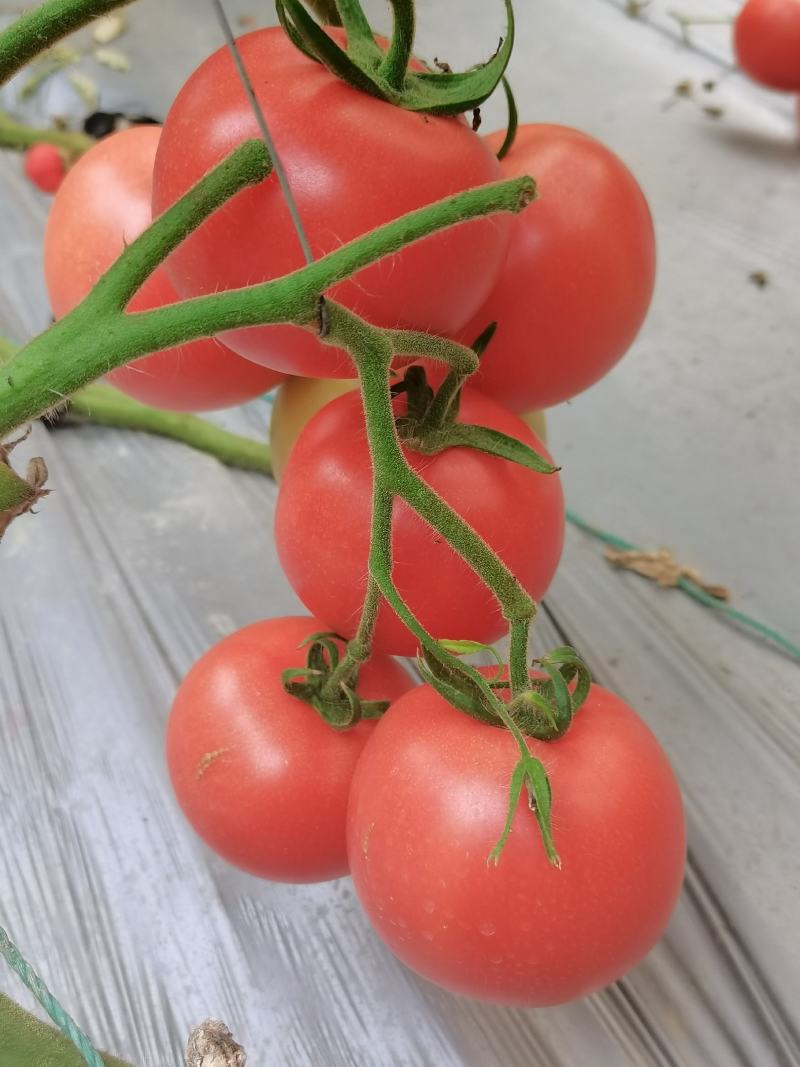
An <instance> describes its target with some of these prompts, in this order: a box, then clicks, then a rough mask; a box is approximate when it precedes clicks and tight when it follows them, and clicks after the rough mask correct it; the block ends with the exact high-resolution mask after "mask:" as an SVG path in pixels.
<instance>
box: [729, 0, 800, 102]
mask: <svg viewBox="0 0 800 1067" xmlns="http://www.w3.org/2000/svg"><path fill="white" fill-rule="evenodd" d="M733 47H734V51H735V53H736V61H737V63H738V64H739V66H740V67H741V68H742V70H743V71H744V72H745V74H749V75H750V77H751V78H752V79H753V80H754V81H757V82H761V84H762V85H767V86H769V88H770V89H787V90H789V91H790V92H797V91H798V90H800V0H747V3H746V4H745V5H744V7H743V8H742V10H741V11H740V12H739V15H738V17H737V19H736V23H735V24H734V28H733Z"/></svg>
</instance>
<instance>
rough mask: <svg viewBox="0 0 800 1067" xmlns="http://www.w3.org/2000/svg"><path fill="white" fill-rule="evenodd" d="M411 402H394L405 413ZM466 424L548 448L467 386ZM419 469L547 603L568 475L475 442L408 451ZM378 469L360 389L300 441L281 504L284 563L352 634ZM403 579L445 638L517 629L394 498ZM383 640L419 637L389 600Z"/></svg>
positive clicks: (303, 591)
mask: <svg viewBox="0 0 800 1067" xmlns="http://www.w3.org/2000/svg"><path fill="white" fill-rule="evenodd" d="M403 404H404V401H403V400H401V399H398V400H397V401H396V402H395V405H396V411H397V412H400V411H402V410H403ZM459 421H461V422H466V423H475V424H478V425H481V426H488V427H491V428H492V429H495V430H500V431H501V432H503V433H506V434H509V435H510V436H512V437H516V438H518V439H519V440H521V441H524V442H525V443H526V444H528V445H530V446H532V447H533V448H535V449H536V450H537V451H538V452H540V453H541V454H543V455H545V456H547V452H546V451H545V449H544V446H543V445H542V444H541V442H539V441H538V440H537V438H536V437H535V436H534V434H533V432H532V431H531V430H530V428H529V427H528V426H526V425H525V423H524V422H522V420H521V419H519V418H517V416H515V415H513V414H512V413H511V412H510V411H506V410H505V409H504V408H502V407H500V406H499V405H498V404H496V403H494V402H493V401H492V400H489V399H488V398H486V397H484V396H482V395H481V394H480V393H476V392H474V391H469V390H465V391H464V393H463V396H462V400H461V409H460V415H459ZM405 451H406V456H407V457H408V459H409V461H410V463H411V465H412V467H413V468H414V469H415V470H416V471H417V472H418V473H419V474H420V475H421V476H422V478H423V479H424V480H425V481H426V482H427V483H428V485H430V486H431V488H433V489H434V490H435V491H436V492H437V493H438V494H439V496H441V497H443V498H444V500H446V501H447V503H448V504H450V505H451V507H453V508H454V509H455V510H456V511H457V512H458V513H459V514H460V515H461V516H463V518H464V519H465V520H466V521H467V522H468V523H469V525H470V526H471V527H472V528H473V530H475V531H476V532H477V533H478V534H479V535H480V536H481V537H483V538H484V540H485V541H486V542H487V543H488V544H489V545H490V546H491V547H492V548H493V549H494V550H495V551H496V552H497V553H498V555H499V556H500V557H501V559H502V560H503V562H504V563H505V564H506V565H507V566H508V567H509V568H510V569H511V571H512V572H513V573H514V574H515V575H516V576H517V578H518V579H519V580H520V582H521V583H522V585H523V586H524V587H525V588H526V589H527V590H528V592H529V593H530V594H531V596H533V597H534V598H536V599H537V600H538V599H539V598H541V597H542V596H543V595H544V593H545V591H546V589H547V587H548V585H549V584H550V582H551V580H552V578H553V575H554V574H555V571H556V567H557V566H558V560H559V557H560V555H561V548H562V543H563V538H564V498H563V495H562V492H561V482H560V480H559V477H558V475H557V474H537V473H535V472H534V471H531V470H528V469H527V468H525V467H521V466H519V464H516V463H511V462H509V461H508V460H503V459H499V458H497V457H495V456H489V455H487V454H486V453H484V452H479V451H476V450H475V449H471V448H448V449H446V450H445V451H444V452H440V453H439V454H438V455H435V456H423V455H420V454H419V453H415V452H411V451H409V450H408V449H406V450H405ZM371 494H372V469H371V464H370V458H369V450H368V448H367V440H366V433H365V428H364V417H363V413H362V409H361V397H360V395H359V394H355V393H348V394H346V395H344V396H341V397H338V398H337V399H336V400H333V401H332V402H331V403H330V404H327V405H326V406H325V407H324V408H323V409H322V410H321V411H320V412H318V413H317V414H316V415H315V416H314V418H313V419H312V420H311V421H310V422H309V423H308V424H307V426H306V428H305V429H304V430H303V432H302V433H301V435H300V437H299V438H298V439H297V442H296V443H295V446H294V448H293V449H292V451H291V454H290V455H289V459H288V462H287V464H286V467H285V468H284V471H283V477H282V479H281V484H280V489H279V492H278V502H277V507H276V512H275V539H276V544H277V548H278V555H279V557H280V561H281V565H282V567H283V569H284V571H285V572H286V576H287V577H288V579H289V581H290V582H291V584H292V587H293V588H294V590H295V592H296V593H297V595H298V596H299V597H300V599H301V600H302V601H303V603H304V604H305V605H306V607H308V608H309V610H310V611H312V612H313V613H314V614H315V615H317V616H318V617H319V618H321V619H325V620H326V622H327V623H328V625H329V626H330V627H331V628H332V629H334V630H336V632H337V633H341V634H343V635H345V636H352V634H353V633H354V632H355V629H356V627H357V625H358V620H359V615H360V611H361V602H362V599H363V596H364V589H365V584H366V578H367V558H368V553H369V528H370V514H371ZM393 554H394V570H393V574H394V579H395V583H396V585H397V587H398V589H399V591H400V594H401V596H402V597H403V598H404V600H405V601H406V603H407V604H408V606H409V607H410V609H411V610H412V611H413V612H414V613H415V614H416V615H417V617H418V618H419V619H420V621H421V622H422V624H423V625H424V626H425V627H426V628H427V629H428V631H429V632H430V633H432V634H433V636H434V637H440V638H450V639H455V638H470V639H473V640H477V641H485V642H490V641H494V640H495V639H496V638H498V637H499V636H500V635H501V634H502V633H503V632H504V631H505V629H506V625H505V623H504V620H503V618H502V616H501V614H500V609H499V607H498V605H497V602H496V600H495V599H494V597H493V595H492V594H491V593H490V592H489V590H488V589H487V588H486V586H485V585H484V584H483V583H482V582H481V580H480V579H479V578H478V577H477V575H476V574H475V573H474V572H473V571H472V569H471V568H470V567H469V566H468V565H467V564H466V563H465V562H464V561H463V560H462V559H461V558H460V557H459V556H457V555H456V553H455V552H454V551H453V549H451V548H450V546H449V545H448V544H447V543H446V542H445V541H444V539H443V538H442V537H441V536H440V535H439V534H438V533H435V532H434V531H433V530H432V529H431V528H430V527H429V526H428V525H427V523H425V522H424V521H423V520H422V519H421V518H420V517H419V516H418V515H417V514H416V513H415V512H413V511H412V510H411V509H410V508H409V507H408V506H407V505H405V504H404V503H402V502H401V501H396V502H395V514H394V527H393ZM374 647H375V648H376V649H377V650H378V651H380V652H391V653H393V654H396V655H405V656H407V655H412V654H413V653H414V651H415V649H416V648H417V639H416V638H415V637H414V636H413V634H411V633H410V632H409V631H408V630H407V629H406V627H405V625H404V624H403V623H402V622H401V621H400V620H399V619H398V618H397V616H396V615H395V614H394V612H393V611H392V609H391V608H389V607H388V605H386V604H382V605H381V608H380V611H379V613H378V623H377V627H376V630H375V640H374Z"/></svg>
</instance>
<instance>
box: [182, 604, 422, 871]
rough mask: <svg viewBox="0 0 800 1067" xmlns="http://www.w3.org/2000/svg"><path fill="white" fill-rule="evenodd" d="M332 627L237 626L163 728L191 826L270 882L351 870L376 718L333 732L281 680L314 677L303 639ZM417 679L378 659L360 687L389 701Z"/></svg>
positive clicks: (274, 622)
mask: <svg viewBox="0 0 800 1067" xmlns="http://www.w3.org/2000/svg"><path fill="white" fill-rule="evenodd" d="M325 630H326V627H325V624H324V623H322V622H320V621H319V620H317V619H312V618H309V617H300V616H297V617H294V616H290V617H285V618H277V619H269V620H267V621H264V622H258V623H254V624H253V625H251V626H246V627H244V629H241V630H237V631H236V632H235V633H233V634H231V635H230V636H229V637H226V638H225V639H224V640H222V641H220V642H219V644H217V645H214V647H213V648H211V649H209V651H208V652H206V653H205V654H204V655H203V656H202V657H201V658H200V659H199V660H198V661H197V663H196V664H195V665H194V667H192V669H191V670H190V671H189V673H188V674H187V676H186V677H185V678H184V680H183V682H182V683H181V686H180V688H179V689H178V693H177V695H176V697H175V701H174V703H173V706H172V711H171V713H170V716H169V721H168V724H167V738H166V751H167V766H168V768H169V774H170V779H171V781H172V786H173V789H174V791H175V796H176V797H177V800H178V803H179V804H180V806H181V808H182V809H183V812H184V814H185V815H186V818H187V819H188V820H189V822H190V823H191V825H192V827H193V828H194V830H195V831H196V832H197V834H198V835H199V836H200V837H201V838H202V839H203V840H204V841H205V842H206V844H207V845H209V846H210V847H211V848H212V849H213V850H214V851H215V852H217V853H218V854H219V855H220V856H222V857H223V858H224V859H226V860H227V861H228V862H229V863H232V864H234V866H236V867H240V868H242V870H245V871H248V872H249V873H250V874H255V875H258V876H259V877H261V878H270V879H273V880H274V881H285V882H318V881H325V880H327V879H330V878H339V877H341V876H342V875H344V874H346V873H347V869H348V868H347V855H346V842H345V817H346V811H347V802H348V795H349V791H350V781H351V778H352V776H353V771H354V769H355V766H356V762H357V760H358V757H359V756H360V754H361V751H362V749H363V747H364V744H365V743H366V741H367V739H368V738H369V736H370V734H371V733H372V731H373V729H374V727H375V720H374V719H366V718H365V719H362V721H360V722H359V723H358V724H357V725H355V726H352V727H351V728H349V729H346V730H336V729H333V728H332V727H331V726H330V725H329V724H328V723H327V722H326V721H325V720H324V719H323V718H322V717H321V716H320V714H319V713H318V711H317V710H315V708H314V707H312V706H310V705H309V704H307V703H303V702H302V701H301V700H298V699H297V698H296V697H295V696H292V695H290V693H288V692H287V691H286V689H285V688H284V685H283V682H282V675H283V672H284V671H286V670H293V672H294V674H295V675H302V676H303V677H305V678H306V679H312V680H313V678H314V674H313V672H312V671H309V670H305V671H304V670H303V669H304V668H307V651H308V648H307V647H301V646H303V644H304V642H309V639H310V638H312V637H313V635H315V634H319V633H320V632H321V631H325ZM333 643H334V644H336V645H337V647H338V648H340V649H341V647H342V643H341V642H340V641H339V642H335V641H334V642H333ZM311 644H313V641H312V642H311ZM413 685H414V682H413V680H412V679H411V677H410V675H409V674H408V672H407V671H405V670H404V669H403V667H401V666H400V664H399V663H397V662H395V661H394V660H392V659H390V658H389V657H388V656H381V655H373V656H372V658H371V659H370V660H368V662H367V663H365V664H364V665H363V666H362V667H361V669H360V671H359V675H358V684H357V687H356V692H357V694H358V696H359V697H360V698H362V699H363V700H365V701H370V700H372V701H387V700H388V701H391V700H395V699H397V698H398V697H399V696H401V695H402V694H403V693H405V692H407V691H408V690H409V689H411V688H412V687H413Z"/></svg>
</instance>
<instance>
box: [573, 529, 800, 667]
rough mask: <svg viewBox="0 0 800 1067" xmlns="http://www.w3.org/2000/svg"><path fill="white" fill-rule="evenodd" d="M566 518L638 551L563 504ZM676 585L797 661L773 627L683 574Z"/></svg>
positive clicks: (797, 650) (799, 656)
mask: <svg viewBox="0 0 800 1067" xmlns="http://www.w3.org/2000/svg"><path fill="white" fill-rule="evenodd" d="M567 521H568V522H571V523H572V525H573V526H577V528H578V529H579V530H583V532H584V533H587V534H589V535H590V536H592V537H595V538H597V540H598V541H602V542H603V543H604V544H606V545H611V546H612V547H613V548H618V549H620V550H621V551H623V552H640V551H641V549H640V548H638V546H637V545H633V544H631V542H630V541H625V540H624V539H623V538H621V537H617V536H616V534H612V533H608V532H607V531H606V530H600V529H598V528H597V527H596V526H592V525H591V523H588V522H587V521H586V519H582V518H581V517H580V515H576V514H575V512H574V511H571V510H570V509H569V508H567ZM678 588H679V589H680V590H681V591H682V592H684V593H686V595H687V596H690V597H692V599H693V600H697V601H698V602H699V603H701V604H704V605H705V606H706V607H707V608H713V609H714V610H715V611H718V612H721V614H723V615H726V616H727V617H728V618H729V619H733V620H734V621H735V622H738V623H741V625H742V626H747V627H748V628H749V629H751V630H752V631H753V632H754V633H757V634H759V636H761V637H763V638H766V640H768V641H772V642H773V643H774V644H776V645H778V646H779V647H780V648H782V649H783V650H784V652H788V654H789V655H790V656H792V658H793V659H796V660H798V661H800V646H798V645H796V644H794V643H793V642H792V641H790V640H789V638H788V637H784V635H783V634H782V633H779V632H778V631H777V630H773V628H772V627H771V626H765V625H764V623H763V622H759V621H758V620H757V619H753V618H751V616H749V615H745V614H744V612H742V611H737V609H736V608H732V607H731V606H730V604H726V603H725V601H724V600H718V599H717V597H713V596H711V595H710V594H709V593H707V592H706V591H705V590H704V589H701V588H700V586H699V585H698V584H697V582H693V581H692V579H691V578H688V577H686V575H681V576H680V577H679V578H678Z"/></svg>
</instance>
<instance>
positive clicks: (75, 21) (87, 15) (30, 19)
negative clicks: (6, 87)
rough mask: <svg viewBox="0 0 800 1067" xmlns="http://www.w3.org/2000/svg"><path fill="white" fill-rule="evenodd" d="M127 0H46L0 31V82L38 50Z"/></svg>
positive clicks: (123, 4)
mask: <svg viewBox="0 0 800 1067" xmlns="http://www.w3.org/2000/svg"><path fill="white" fill-rule="evenodd" d="M128 3H130V0H47V2H46V3H44V4H42V5H41V7H37V8H34V9H33V10H32V11H26V12H25V13H24V14H23V15H21V16H20V17H19V18H18V19H17V20H16V22H13V23H12V24H11V25H10V26H9V27H7V29H5V30H3V32H2V33H0V85H3V84H4V83H5V82H7V81H8V79H9V78H10V77H11V76H12V75H14V74H16V72H17V71H18V70H20V69H21V68H22V67H24V66H25V64H26V63H28V62H30V60H32V59H33V58H34V57H35V56H37V55H39V53H40V52H44V51H45V49H47V48H49V47H50V46H51V45H53V44H55V43H56V41H60V40H61V38H62V37H66V36H67V35H68V34H70V33H72V32H73V31H75V30H79V29H80V28H81V26H85V25H86V23H87V22H91V21H92V19H95V18H97V17H98V16H99V15H106V14H108V12H109V11H113V10H114V8H117V7H124V6H125V4H128Z"/></svg>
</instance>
